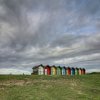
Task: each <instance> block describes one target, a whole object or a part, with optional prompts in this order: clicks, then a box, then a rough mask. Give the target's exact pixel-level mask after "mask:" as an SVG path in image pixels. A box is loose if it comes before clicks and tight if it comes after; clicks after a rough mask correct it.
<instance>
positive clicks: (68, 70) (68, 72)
mask: <svg viewBox="0 0 100 100" xmlns="http://www.w3.org/2000/svg"><path fill="white" fill-rule="evenodd" d="M67 75H71V68H70V67H67Z"/></svg>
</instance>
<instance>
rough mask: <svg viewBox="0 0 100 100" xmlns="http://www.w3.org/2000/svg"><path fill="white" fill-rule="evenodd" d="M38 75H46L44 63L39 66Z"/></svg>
mask: <svg viewBox="0 0 100 100" xmlns="http://www.w3.org/2000/svg"><path fill="white" fill-rule="evenodd" d="M38 75H44V66H43V65H42V64H41V65H39V66H38Z"/></svg>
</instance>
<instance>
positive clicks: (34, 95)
mask: <svg viewBox="0 0 100 100" xmlns="http://www.w3.org/2000/svg"><path fill="white" fill-rule="evenodd" d="M0 100H100V73H99V74H88V75H82V76H37V75H32V76H30V75H0Z"/></svg>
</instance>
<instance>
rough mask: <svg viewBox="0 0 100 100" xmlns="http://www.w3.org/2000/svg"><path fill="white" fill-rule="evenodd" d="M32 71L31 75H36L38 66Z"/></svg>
mask: <svg viewBox="0 0 100 100" xmlns="http://www.w3.org/2000/svg"><path fill="white" fill-rule="evenodd" d="M32 69H33V72H32V73H31V74H32V75H38V66H34V67H33V68H32Z"/></svg>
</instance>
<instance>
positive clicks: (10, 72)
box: [0, 68, 31, 74]
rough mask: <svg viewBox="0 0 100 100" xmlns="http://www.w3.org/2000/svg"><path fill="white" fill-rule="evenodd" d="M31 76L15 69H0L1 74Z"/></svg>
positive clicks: (27, 72)
mask: <svg viewBox="0 0 100 100" xmlns="http://www.w3.org/2000/svg"><path fill="white" fill-rule="evenodd" d="M23 73H24V74H31V73H30V72H29V71H25V70H20V69H13V68H0V74H23Z"/></svg>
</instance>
